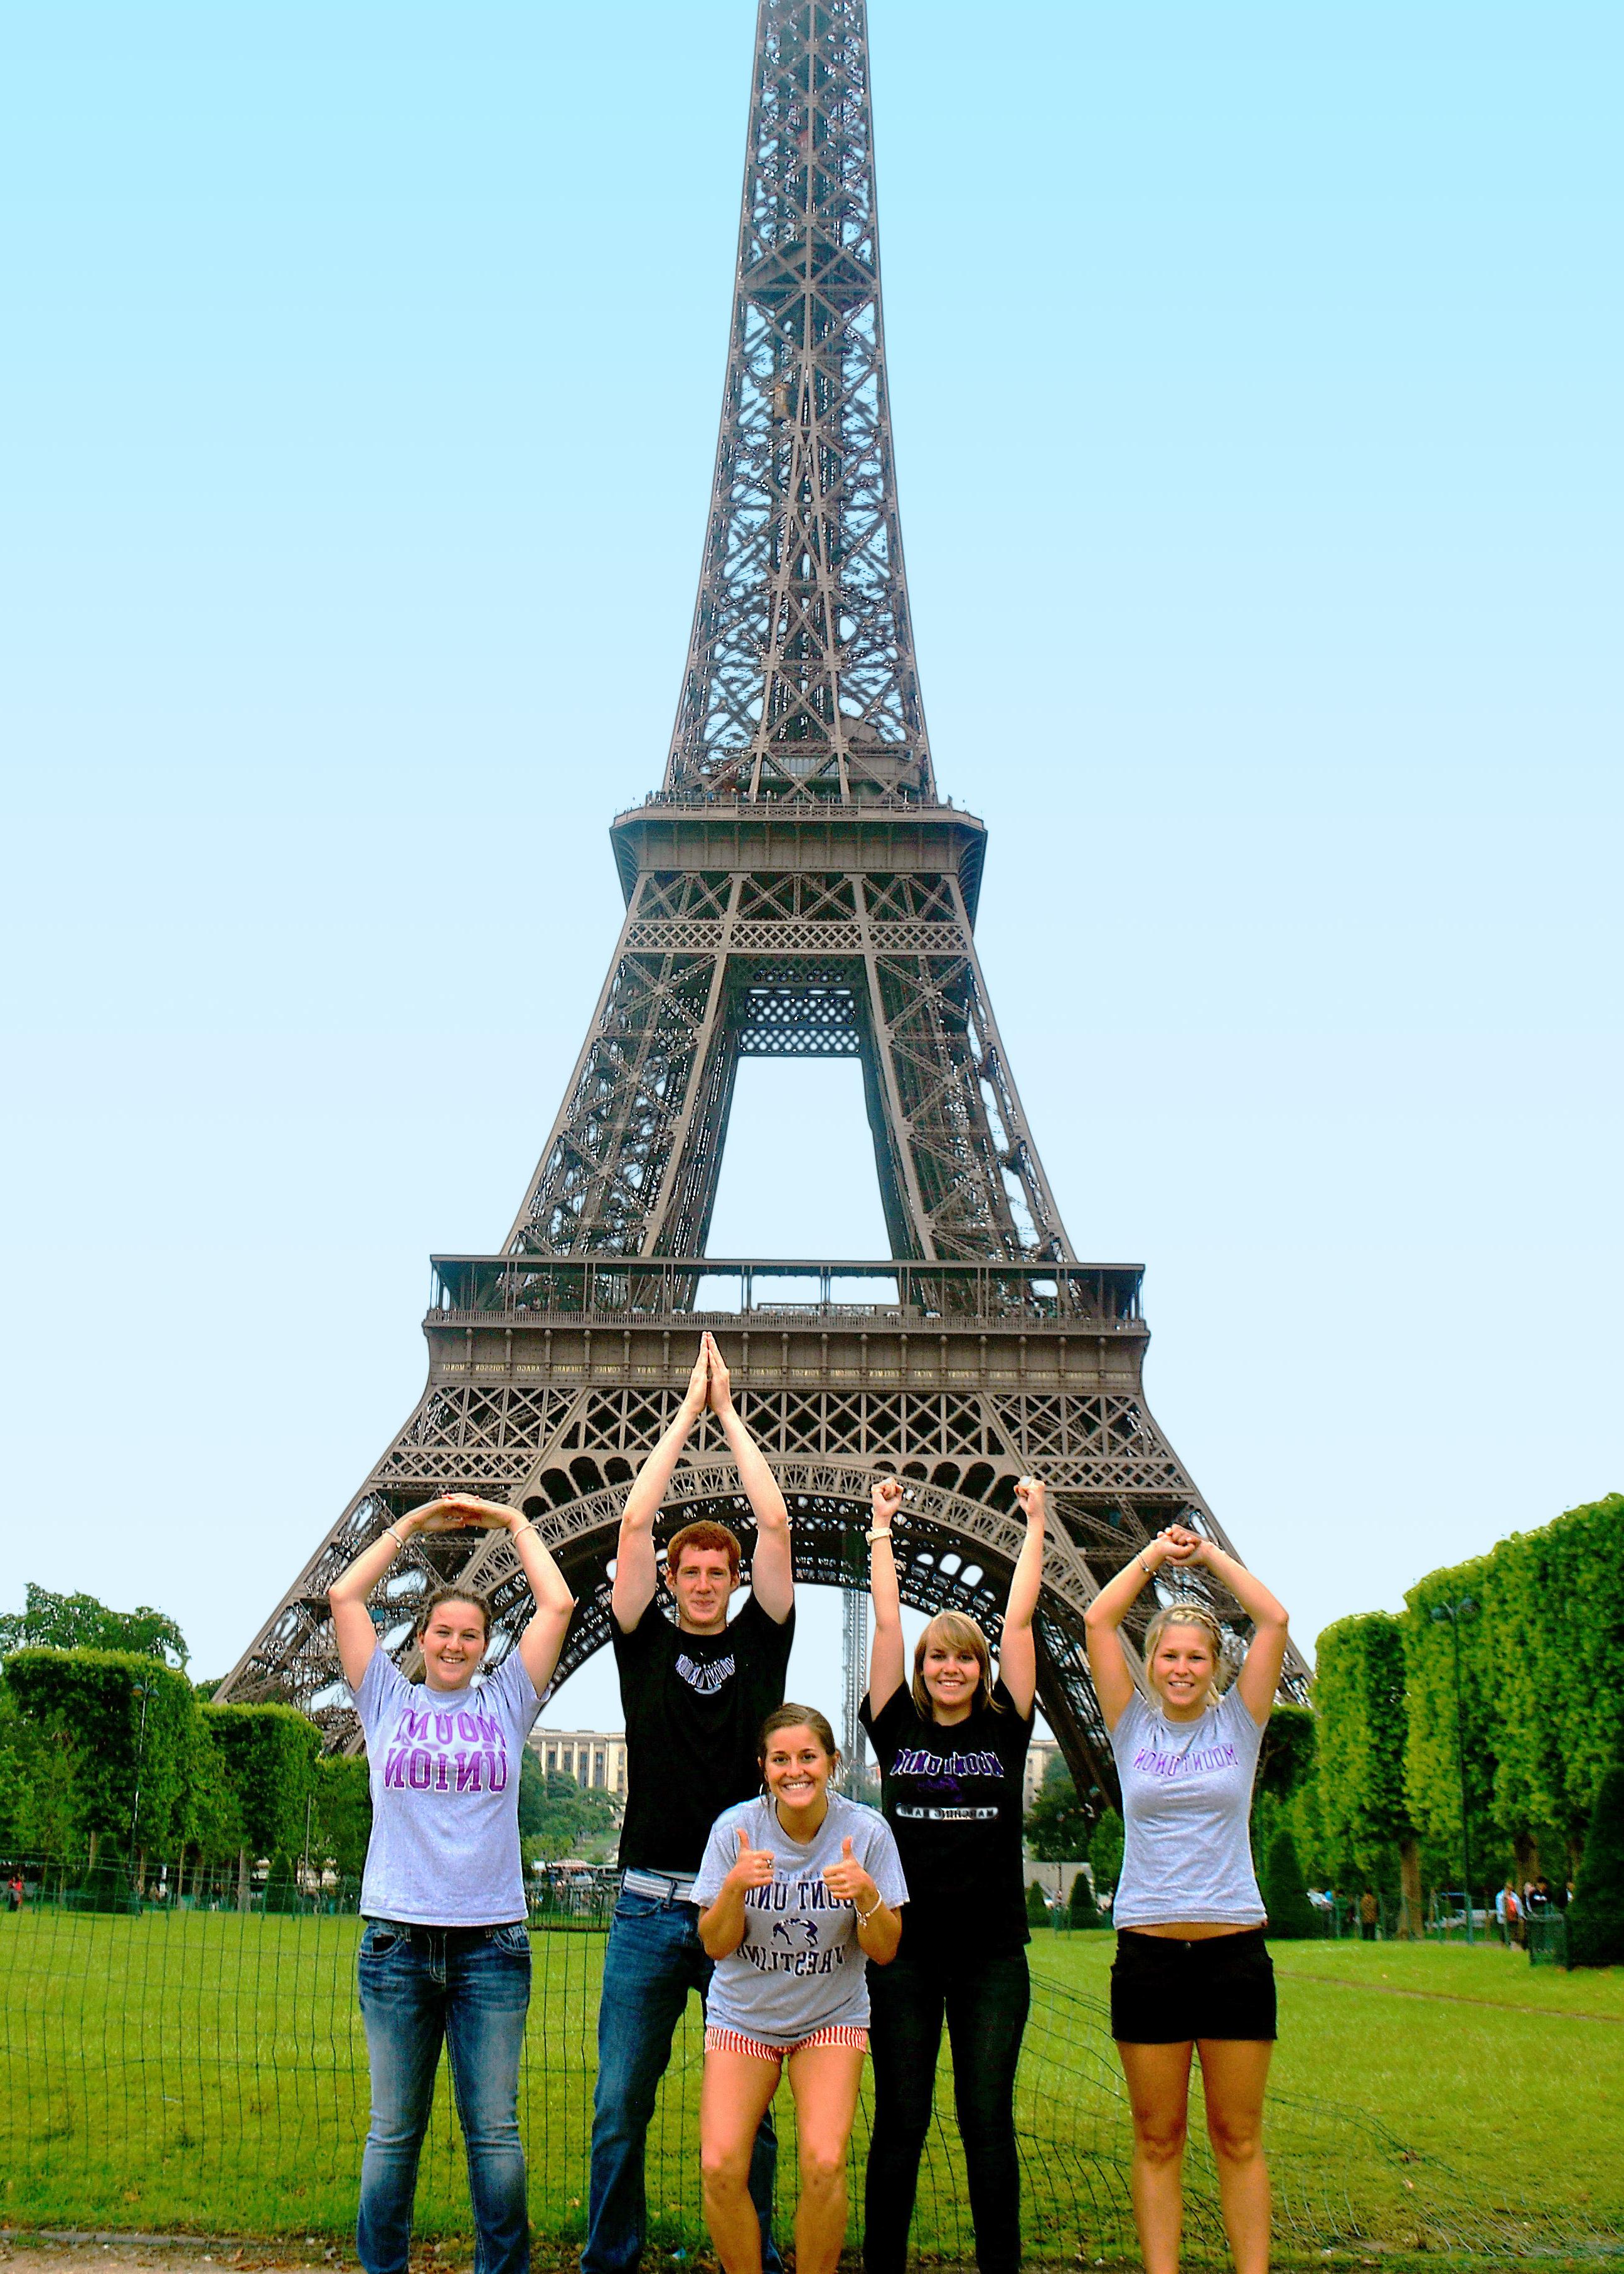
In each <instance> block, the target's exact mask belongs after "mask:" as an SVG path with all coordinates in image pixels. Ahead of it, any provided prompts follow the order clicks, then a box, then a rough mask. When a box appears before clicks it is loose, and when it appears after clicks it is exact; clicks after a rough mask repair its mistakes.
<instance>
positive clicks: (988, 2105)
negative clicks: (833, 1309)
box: [863, 1932, 1032, 2274]
mask: <svg viewBox="0 0 1624 2274" xmlns="http://www.w3.org/2000/svg"><path fill="white" fill-rule="evenodd" d="M868 1995H869V1999H870V2001H871V2004H872V2007H873V2014H872V2018H871V2020H870V2022H869V2026H868V2048H869V2052H870V2054H871V2056H872V2058H873V2062H874V2136H873V2139H872V2142H870V2145H869V2149H868V2184H867V2189H866V2192H865V2196H864V2212H863V2263H864V2264H865V2265H866V2267H867V2268H868V2274H902V2270H903V2268H904V2266H905V2264H906V2260H907V2255H908V2228H909V2226H910V2225H911V2224H912V2222H913V2218H914V2193H915V2191H916V2189H917V2187H918V2186H919V2159H920V2157H921V2154H922V2153H923V2151H924V2146H925V2138H926V2135H927V2134H928V2133H929V2129H930V2112H931V2101H932V2095H933V2091H934V2088H935V2085H936V2057H937V2054H938V2052H940V2050H941V2044H942V2022H943V2020H944V2017H945V2019H946V2022H947V2036H948V2043H949V2044H950V2046H951V2049H952V2056H953V2100H954V2105H955V2107H956V2108H957V2111H958V2115H959V2138H960V2139H961V2140H962V2141H963V2142H964V2154H965V2168H966V2173H967V2176H968V2178H969V2182H970V2216H971V2218H972V2220H973V2221H974V2226H975V2263H976V2264H977V2266H978V2267H980V2269H981V2274H1015V2269H1016V2268H1017V2267H1019V2264H1020V2165H1019V2160H1018V2157H1017V2155H1016V2150H1015V2067H1016V2063H1017V2062H1018V2061H1019V2058H1020V2040H1021V2033H1022V2031H1023V2030H1024V2029H1025V2028H1026V2009H1027V2007H1028V2006H1029V2005H1030V2003H1031V1999H1032V1988H1031V1983H1030V1980H1029V1978H1028V1976H1027V1973H1026V1952H1025V1951H1024V1950H1012V1951H1010V1952H1008V1953H1006V1954H1004V1956H1002V1957H997V1958H978V1957H976V1956H975V1955H974V1953H973V1952H968V1951H966V1950H965V1949H964V1948H963V1947H962V1946H950V1947H948V1948H946V1949H944V1950H942V1951H939V1952H937V1951H932V1950H929V1949H926V1950H922V1951H921V1952H919V1953H917V1954H915V1953H914V1952H911V1951H910V1950H909V1949H908V1946H907V1942H906V1932H905V1937H904V1941H903V1946H902V1949H901V1950H900V1951H899V1952H898V1954H897V1956H896V1957H895V1958H894V1959H893V1960H892V1961H891V1964H890V1965H889V1966H871V1967H870V1968H869V1969H868Z"/></svg>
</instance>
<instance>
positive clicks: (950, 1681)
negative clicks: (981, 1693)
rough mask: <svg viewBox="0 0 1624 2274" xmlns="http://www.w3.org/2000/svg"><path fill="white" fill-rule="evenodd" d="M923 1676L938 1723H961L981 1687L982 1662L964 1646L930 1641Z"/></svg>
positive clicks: (923, 1659)
mask: <svg viewBox="0 0 1624 2274" xmlns="http://www.w3.org/2000/svg"><path fill="white" fill-rule="evenodd" d="M919 1670H920V1675H921V1679H922V1681H923V1683H924V1684H925V1690H926V1693H927V1695H928V1696H929V1699H930V1705H931V1712H932V1714H933V1717H934V1718H935V1719H936V1721H963V1719H964V1717H965V1715H966V1713H968V1712H969V1711H970V1708H971V1707H972V1706H974V1703H975V1698H976V1692H977V1691H978V1690H980V1688H981V1659H980V1658H979V1656H978V1655H977V1654H976V1653H975V1652H974V1651H973V1650H969V1649H966V1646H965V1645H963V1644H962V1643H956V1642H949V1641H946V1640H943V1641H940V1642H936V1641H927V1642H926V1645H925V1655H924V1657H923V1658H922V1659H921V1660H920V1668H919Z"/></svg>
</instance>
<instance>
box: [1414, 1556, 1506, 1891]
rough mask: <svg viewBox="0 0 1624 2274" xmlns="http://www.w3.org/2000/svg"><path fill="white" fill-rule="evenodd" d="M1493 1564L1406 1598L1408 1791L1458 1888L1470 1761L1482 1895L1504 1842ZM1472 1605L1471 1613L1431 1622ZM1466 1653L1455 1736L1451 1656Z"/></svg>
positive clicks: (1433, 1577) (1432, 1577)
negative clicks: (1498, 1786) (1498, 1804)
mask: <svg viewBox="0 0 1624 2274" xmlns="http://www.w3.org/2000/svg"><path fill="white" fill-rule="evenodd" d="M1490 1562H1491V1559H1490V1558H1489V1557H1488V1556H1485V1555H1479V1556H1476V1557H1474V1558H1473V1560H1472V1561H1471V1562H1468V1563H1456V1564H1454V1565H1452V1566H1449V1567H1447V1568H1446V1569H1444V1570H1438V1571H1429V1572H1428V1573H1427V1576H1426V1577H1425V1579H1423V1580H1421V1581H1420V1582H1419V1584H1418V1585H1416V1586H1414V1587H1412V1588H1411V1589H1410V1592H1409V1593H1408V1594H1407V1595H1406V1596H1405V1598H1404V1603H1405V1609H1404V1614H1403V1618H1402V1628H1403V1635H1404V1695H1405V1700H1406V1704H1407V1706H1408V1727H1407V1729H1406V1734H1405V1746H1404V1790H1405V1795H1406V1797H1407V1799H1408V1802H1409V1805H1410V1814H1411V1817H1412V1818H1413V1819H1414V1821H1415V1824H1416V1826H1417V1831H1418V1832H1419V1833H1420V1834H1421V1837H1422V1839H1423V1841H1425V1842H1426V1843H1427V1844H1428V1846H1429V1847H1430V1849H1432V1868H1433V1869H1435V1870H1437V1871H1439V1872H1440V1874H1441V1879H1440V1884H1442V1885H1444V1886H1458V1885H1459V1884H1460V1880H1461V1878H1462V1871H1463V1864H1462V1852H1461V1778H1462V1767H1461V1764H1462V1752H1463V1754H1464V1759H1465V1782H1466V1802H1467V1814H1468V1823H1469V1826H1470V1834H1471V1867H1472V1868H1471V1876H1472V1879H1473V1881H1474V1883H1475V1885H1476V1886H1477V1889H1478V1891H1479V1892H1481V1890H1482V1887H1483V1886H1484V1884H1485V1880H1486V1879H1487V1877H1488V1875H1489V1873H1490V1872H1491V1871H1492V1870H1493V1869H1494V1867H1495V1862H1496V1859H1497V1858H1498V1856H1500V1853H1501V1851H1502V1850H1503V1849H1504V1848H1505V1847H1506V1845H1507V1834H1506V1832H1505V1830H1504V1829H1503V1828H1502V1827H1501V1826H1500V1824H1499V1822H1498V1821H1497V1819H1496V1816H1495V1811H1494V1779H1495V1771H1496V1767H1497V1766H1498V1763H1499V1759H1500V1745H1501V1742H1502V1736H1503V1732H1504V1728H1505V1711H1504V1708H1505V1698H1504V1694H1503V1692H1502V1690H1501V1687H1500V1678H1499V1672H1500V1669H1499V1658H1500V1647H1499V1645H1500V1636H1499V1631H1498V1630H1499V1626H1500V1603H1499V1600H1498V1596H1497V1591H1496V1589H1495V1586H1494V1584H1493V1579H1492V1574H1491V1571H1490V1568H1489V1567H1490ZM1467 1599H1470V1600H1471V1601H1472V1602H1473V1603H1474V1604H1475V1605H1476V1606H1477V1609H1476V1612H1475V1615H1471V1616H1470V1617H1464V1618H1461V1619H1458V1620H1455V1619H1451V1618H1448V1617H1442V1618H1434V1616H1433V1612H1434V1611H1435V1610H1443V1609H1445V1608H1446V1607H1448V1606H1453V1605H1455V1604H1456V1603H1459V1602H1461V1601H1462V1600H1467ZM1457 1643H1458V1645H1459V1648H1460V1660H1461V1712H1460V1720H1459V1725H1458V1726H1459V1728H1460V1732H1461V1740H1462V1741H1463V1742H1458V1741H1457V1737H1456V1728H1457V1722H1456V1713H1455V1647H1456V1645H1457Z"/></svg>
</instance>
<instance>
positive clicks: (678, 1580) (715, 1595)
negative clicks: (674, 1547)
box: [665, 1547, 739, 1634]
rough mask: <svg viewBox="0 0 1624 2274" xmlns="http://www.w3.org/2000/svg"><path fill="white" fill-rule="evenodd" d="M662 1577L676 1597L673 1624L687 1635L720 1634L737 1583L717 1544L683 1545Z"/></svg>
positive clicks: (730, 1564) (724, 1624)
mask: <svg viewBox="0 0 1624 2274" xmlns="http://www.w3.org/2000/svg"><path fill="white" fill-rule="evenodd" d="M665 1576H666V1578H667V1580H668V1581H669V1583H670V1586H671V1592H672V1593H673V1595H674V1596H675V1597H676V1599H677V1623H678V1625H679V1626H680V1627H681V1628H683V1629H684V1630H685V1631H686V1632H688V1634H720V1633H721V1631H722V1630H723V1628H724V1627H725V1626H726V1624H727V1606H728V1603H729V1601H730V1600H731V1599H732V1596H733V1589H734V1588H735V1587H736V1586H737V1585H738V1584H739V1582H738V1580H737V1578H736V1577H734V1575H733V1564H732V1561H731V1559H730V1558H729V1557H728V1555H727V1554H726V1551H725V1550H724V1549H722V1548H720V1547H685V1548H684V1549H683V1550H682V1554H681V1556H680V1560H679V1562H677V1564H676V1567H675V1569H674V1570H673V1569H671V1568H669V1567H667V1570H666V1574H665Z"/></svg>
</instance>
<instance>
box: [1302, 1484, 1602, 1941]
mask: <svg viewBox="0 0 1624 2274" xmlns="http://www.w3.org/2000/svg"><path fill="white" fill-rule="evenodd" d="M1620 1547H1624V1494H1618V1493H1614V1494H1612V1495H1609V1496H1608V1497H1607V1498H1606V1499H1605V1500H1601V1501H1597V1502H1593V1503H1591V1504H1590V1505H1589V1506H1587V1507H1583V1508H1576V1509H1572V1510H1569V1511H1568V1514H1567V1515H1565V1516H1561V1517H1558V1518H1557V1519H1556V1521H1555V1522H1554V1523H1553V1524H1548V1525H1545V1526H1544V1527H1543V1528H1542V1529H1541V1530H1539V1531H1538V1532H1519V1533H1516V1534H1514V1535H1513V1537H1512V1538H1510V1539H1509V1540H1501V1541H1500V1544H1499V1545H1498V1546H1497V1547H1493V1548H1492V1549H1491V1550H1490V1551H1489V1553H1488V1554H1487V1555H1479V1556H1475V1557H1474V1558H1473V1559H1472V1560H1471V1561H1470V1562H1466V1563H1459V1564H1455V1565H1453V1566H1450V1567H1449V1568H1447V1569H1445V1570H1438V1571H1432V1572H1429V1574H1428V1575H1427V1577H1425V1579H1423V1580H1422V1581H1421V1582H1420V1583H1419V1585H1417V1586H1415V1587H1413V1588H1411V1590H1410V1593H1409V1594H1408V1595H1407V1596H1406V1597H1405V1600H1404V1608H1403V1610H1402V1612H1401V1613H1399V1614H1398V1615H1396V1616H1395V1615H1390V1614H1388V1613H1386V1612H1380V1611H1374V1612H1368V1613H1366V1614H1365V1615H1362V1616H1360V1617H1357V1618H1349V1619H1342V1620H1339V1621H1338V1623H1336V1624H1335V1626H1332V1627H1327V1630H1326V1631H1325V1632H1324V1633H1323V1634H1322V1635H1321V1636H1320V1638H1319V1675H1318V1682H1317V1684H1316V1693H1315V1708H1316V1720H1317V1723H1318V1736H1319V1743H1318V1750H1317V1758H1316V1761H1315V1764H1314V1771H1313V1774H1312V1777H1311V1778H1310V1779H1309V1780H1308V1781H1306V1783H1305V1786H1304V1790H1303V1792H1302V1795H1301V1796H1300V1800H1299V1803H1298V1810H1297V1815H1298V1825H1299V1830H1300V1835H1301V1837H1302V1838H1303V1840H1304V1844H1305V1846H1306V1847H1308V1848H1309V1849H1311V1850H1312V1855H1313V1857H1314V1860H1315V1861H1316V1862H1317V1863H1318V1864H1319V1868H1320V1869H1322V1870H1323V1871H1326V1872H1327V1875H1329V1876H1333V1877H1336V1878H1339V1879H1344V1880H1345V1879H1356V1878H1357V1879H1364V1880H1365V1883H1366V1884H1368V1885H1371V1886H1377V1887H1379V1888H1389V1887H1393V1888H1396V1889H1397V1890H1398V1891H1401V1892H1402V1894H1404V1895H1405V1896H1406V1897H1407V1898H1408V1899H1409V1901H1410V1904H1411V1905H1412V1906H1416V1907H1418V1905H1419V1901H1420V1898H1421V1894H1422V1889H1423V1886H1425V1885H1427V1884H1431V1885H1432V1886H1440V1885H1443V1886H1460V1885H1461V1882H1462V1877H1463V1875H1464V1868H1465V1856H1464V1854H1463V1849H1464V1847H1465V1845H1466V1844H1467V1843H1470V1856H1471V1864H1472V1875H1471V1876H1472V1879H1473V1883H1474V1886H1477V1887H1478V1888H1482V1887H1484V1886H1489V1885H1492V1884H1497V1883H1499V1882H1500V1881H1501V1880H1502V1879H1507V1878H1510V1879H1515V1881H1516V1883H1517V1885H1518V1886H1521V1885H1522V1884H1523V1882H1525V1881H1526V1880H1528V1879H1531V1878H1535V1877H1537V1876H1538V1874H1539V1873H1540V1872H1541V1871H1544V1872H1545V1875H1546V1876H1548V1878H1549V1879H1551V1880H1552V1881H1553V1883H1554V1884H1555V1885H1556V1886H1559V1887H1560V1886H1562V1885H1563V1884H1564V1883H1565V1882H1566V1881H1567V1880H1568V1879H1570V1878H1572V1877H1573V1876H1574V1874H1575V1871H1577V1870H1578V1869H1579V1867H1580V1864H1581V1859H1582V1856H1583V1849H1584V1845H1585V1841H1586V1836H1587V1834H1588V1833H1589V1832H1590V1827H1591V1825H1592V1822H1593V1820H1594V1819H1595V1818H1596V1816H1597V1814H1598V1807H1599V1805H1600V1803H1601V1802H1602V1799H1603V1787H1604V1780H1605V1777H1606V1774H1607V1772H1608V1770H1609V1769H1610V1768H1611V1767H1612V1766H1613V1764H1615V1763H1616V1762H1618V1761H1619V1760H1620V1758H1624V1602H1621V1600H1620V1593H1619V1587H1618V1580H1617V1570H1618V1562H1619V1553H1620ZM1457 1653H1458V1670H1459V1693H1458V1701H1457V1690H1456V1674H1457ZM1457 1703H1458V1714H1457ZM1603 1812H1604V1813H1605V1812H1606V1811H1603ZM1462 1815H1464V1827H1463V1826H1462Z"/></svg>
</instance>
